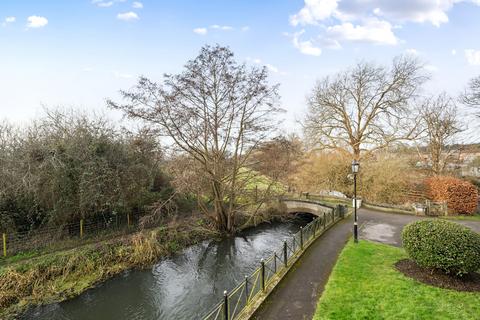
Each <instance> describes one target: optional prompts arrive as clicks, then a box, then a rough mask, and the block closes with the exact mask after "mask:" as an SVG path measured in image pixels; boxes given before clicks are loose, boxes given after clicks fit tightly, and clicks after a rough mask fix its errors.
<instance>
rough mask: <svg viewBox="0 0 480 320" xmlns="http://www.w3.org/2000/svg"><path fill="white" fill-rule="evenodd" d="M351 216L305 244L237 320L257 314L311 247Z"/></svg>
mask: <svg viewBox="0 0 480 320" xmlns="http://www.w3.org/2000/svg"><path fill="white" fill-rule="evenodd" d="M350 215H351V211H350V210H348V211H347V213H346V214H345V215H344V216H343V217H342V218H340V219H338V220H337V221H335V222H334V223H332V224H331V225H329V226H328V227H327V228H325V229H324V230H322V231H321V232H319V233H318V235H316V236H315V237H314V238H312V239H310V241H308V242H306V243H305V244H304V247H305V249H304V250H302V251H300V252H298V253H296V254H295V255H294V256H293V257H292V258H293V260H292V262H291V263H290V265H288V266H287V267H286V268H283V269H282V271H280V272H278V274H276V275H275V276H274V278H273V280H272V281H271V282H270V284H269V285H268V286H267V287H266V288H265V292H262V293H260V295H259V296H258V298H256V300H255V302H254V303H252V304H251V305H249V306H248V307H246V308H245V309H243V310H242V312H241V313H240V314H239V315H238V317H237V318H236V319H238V320H248V319H250V318H251V317H252V316H253V315H254V314H255V312H256V311H257V310H258V309H259V308H260V307H261V306H262V304H263V302H265V300H266V299H267V298H268V296H269V295H270V294H271V293H272V292H273V290H274V289H275V288H276V287H277V285H278V284H279V283H280V281H281V280H282V279H283V278H284V277H285V275H286V274H287V273H288V272H289V271H290V270H291V269H292V267H293V266H294V265H295V264H296V263H297V262H298V260H299V259H300V257H302V255H303V254H304V253H305V252H306V251H307V250H308V248H309V247H310V245H311V244H312V243H314V242H315V241H316V240H317V239H318V238H320V237H321V236H322V235H323V234H324V233H325V232H326V231H328V230H329V229H330V228H332V227H333V226H335V225H336V224H337V223H338V222H339V221H341V220H344V219H346V218H347V217H348V216H350Z"/></svg>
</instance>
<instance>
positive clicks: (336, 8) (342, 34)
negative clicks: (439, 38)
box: [289, 0, 480, 51]
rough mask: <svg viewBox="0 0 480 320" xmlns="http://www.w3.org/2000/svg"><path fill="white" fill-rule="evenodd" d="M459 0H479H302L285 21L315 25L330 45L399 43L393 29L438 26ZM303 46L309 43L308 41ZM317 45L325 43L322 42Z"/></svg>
mask: <svg viewBox="0 0 480 320" xmlns="http://www.w3.org/2000/svg"><path fill="white" fill-rule="evenodd" d="M460 2H464V3H469V4H470V5H478V6H480V0H403V1H400V0H396V1H394V0H304V4H303V7H302V8H300V10H299V11H297V12H296V13H295V14H293V15H291V16H290V19H289V21H290V24H291V25H292V26H294V27H295V26H304V27H305V26H308V25H313V26H317V27H319V28H316V30H320V33H319V35H318V37H319V39H329V41H330V42H331V41H337V44H336V45H335V46H333V48H338V47H340V43H339V41H362V42H369V43H376V44H388V45H395V44H397V43H399V39H398V38H397V36H396V35H395V32H394V31H395V29H400V28H402V26H403V24H405V23H407V22H413V23H429V24H431V25H433V26H436V27H440V25H442V24H444V23H447V22H448V13H449V11H450V10H451V9H452V8H453V7H454V6H455V5H456V4H458V3H460ZM323 41H325V40H323ZM320 43H321V42H320ZM333 43H334V42H333ZM294 45H295V43H294ZM297 45H298V46H300V43H299V42H298V41H297ZM305 46H306V47H313V45H312V43H311V41H310V43H309V42H306V43H305ZM321 46H322V47H327V46H324V45H323V43H321ZM318 49H320V48H318ZM315 51H316V50H315Z"/></svg>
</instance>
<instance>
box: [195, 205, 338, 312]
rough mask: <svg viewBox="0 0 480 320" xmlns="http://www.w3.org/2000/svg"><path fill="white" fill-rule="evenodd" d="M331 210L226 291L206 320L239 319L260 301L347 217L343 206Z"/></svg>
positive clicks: (286, 241) (286, 242)
mask: <svg viewBox="0 0 480 320" xmlns="http://www.w3.org/2000/svg"><path fill="white" fill-rule="evenodd" d="M319 205H320V204H319ZM330 209H331V210H330V212H325V213H323V215H322V216H320V217H317V218H315V219H314V220H313V221H311V222H310V223H309V224H307V225H306V226H305V227H303V228H300V231H298V232H297V233H296V234H295V235H293V237H292V238H291V239H287V240H285V241H284V243H283V246H282V247H281V248H278V249H277V250H276V251H274V253H273V254H271V255H270V256H269V257H267V258H265V259H262V260H261V261H260V264H259V266H258V268H257V269H255V271H253V273H252V274H250V275H249V276H245V280H243V281H242V282H241V283H239V284H238V285H237V286H236V287H235V288H233V289H232V290H231V291H230V292H228V291H225V292H224V296H223V299H222V300H221V301H220V302H219V303H218V304H217V305H215V307H213V308H212V309H211V311H210V312H208V313H207V314H206V315H205V316H204V317H203V318H202V319H203V320H234V319H238V317H239V316H241V315H242V312H243V311H244V310H245V309H246V307H248V306H249V305H251V304H252V303H253V302H254V301H256V299H257V298H258V297H259V296H260V294H261V293H262V292H265V290H266V288H267V287H268V286H269V285H270V284H271V283H272V282H273V281H274V280H275V276H277V275H279V274H280V273H281V272H283V271H285V270H286V269H287V268H289V267H290V266H291V264H293V263H294V261H296V258H297V257H298V255H299V254H300V253H301V252H303V251H304V250H305V249H306V248H307V247H308V246H309V245H310V243H312V242H313V241H314V240H315V239H316V238H317V237H318V236H320V235H321V234H322V233H323V232H324V231H325V230H326V229H327V228H328V227H330V226H331V225H333V224H334V223H335V222H336V221H338V220H339V219H340V218H342V217H343V214H344V213H345V208H344V207H343V206H337V207H336V208H333V207H330Z"/></svg>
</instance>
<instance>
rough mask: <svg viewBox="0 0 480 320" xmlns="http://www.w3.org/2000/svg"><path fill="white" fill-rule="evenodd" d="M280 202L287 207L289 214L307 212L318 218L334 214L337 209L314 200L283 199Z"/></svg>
mask: <svg viewBox="0 0 480 320" xmlns="http://www.w3.org/2000/svg"><path fill="white" fill-rule="evenodd" d="M280 202H282V203H283V204H284V205H285V209H286V211H287V213H301V212H306V213H310V214H313V215H316V216H323V215H324V214H328V213H332V212H334V211H335V209H336V208H335V207H332V206H329V205H326V204H323V203H321V202H318V201H313V200H303V199H282V200H281V201H280Z"/></svg>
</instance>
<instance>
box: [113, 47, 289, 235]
mask: <svg viewBox="0 0 480 320" xmlns="http://www.w3.org/2000/svg"><path fill="white" fill-rule="evenodd" d="M267 76H268V74H267V69H266V68H261V69H259V68H251V69H250V68H247V66H245V65H244V64H241V65H240V64H237V63H236V62H235V60H234V58H233V53H232V52H231V51H230V50H229V49H228V48H225V47H221V46H218V45H217V46H214V47H210V46H205V47H203V48H202V49H201V51H200V54H199V55H198V56H197V57H196V58H195V59H194V60H191V61H188V62H187V64H186V65H185V68H184V71H183V72H181V73H180V74H177V75H165V77H164V80H163V82H162V83H161V84H158V83H155V82H153V81H150V80H148V79H146V78H140V79H139V82H138V84H137V85H136V86H135V87H134V88H133V89H132V90H129V91H122V92H121V93H122V95H123V98H124V101H126V103H125V104H118V103H116V102H113V101H108V104H109V106H110V107H112V108H115V109H118V110H122V111H123V112H124V113H125V114H126V115H127V116H128V117H130V118H135V119H141V120H144V121H145V122H147V123H148V124H149V125H151V126H154V127H155V128H156V129H158V130H159V132H160V133H161V134H163V135H166V136H168V137H170V138H171V139H172V140H173V141H174V143H175V145H176V146H178V147H179V148H180V149H181V150H183V151H184V152H185V153H186V154H188V155H189V156H190V157H192V158H193V159H195V161H196V162H197V163H198V164H200V167H201V170H202V171H203V173H204V174H205V177H206V178H207V179H208V180H209V184H210V191H211V196H212V197H213V199H214V207H215V212H216V221H215V222H216V223H217V226H218V227H219V229H221V230H224V231H228V232H231V231H233V228H234V227H233V225H234V211H235V210H234V209H235V208H234V206H235V199H236V196H237V187H238V186H237V182H238V181H237V176H238V172H239V170H240V169H241V168H242V166H243V165H244V164H245V162H246V159H247V158H248V157H249V155H250V153H251V151H252V150H253V149H255V147H256V146H257V144H258V143H259V142H260V141H262V140H263V139H265V138H266V137H267V136H268V135H269V133H270V132H271V131H272V130H273V129H274V128H275V124H276V123H275V121H274V119H275V114H276V113H278V112H279V111H281V110H280V109H279V108H278V107H277V102H278V85H274V86H271V85H269V84H268V81H267Z"/></svg>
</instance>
